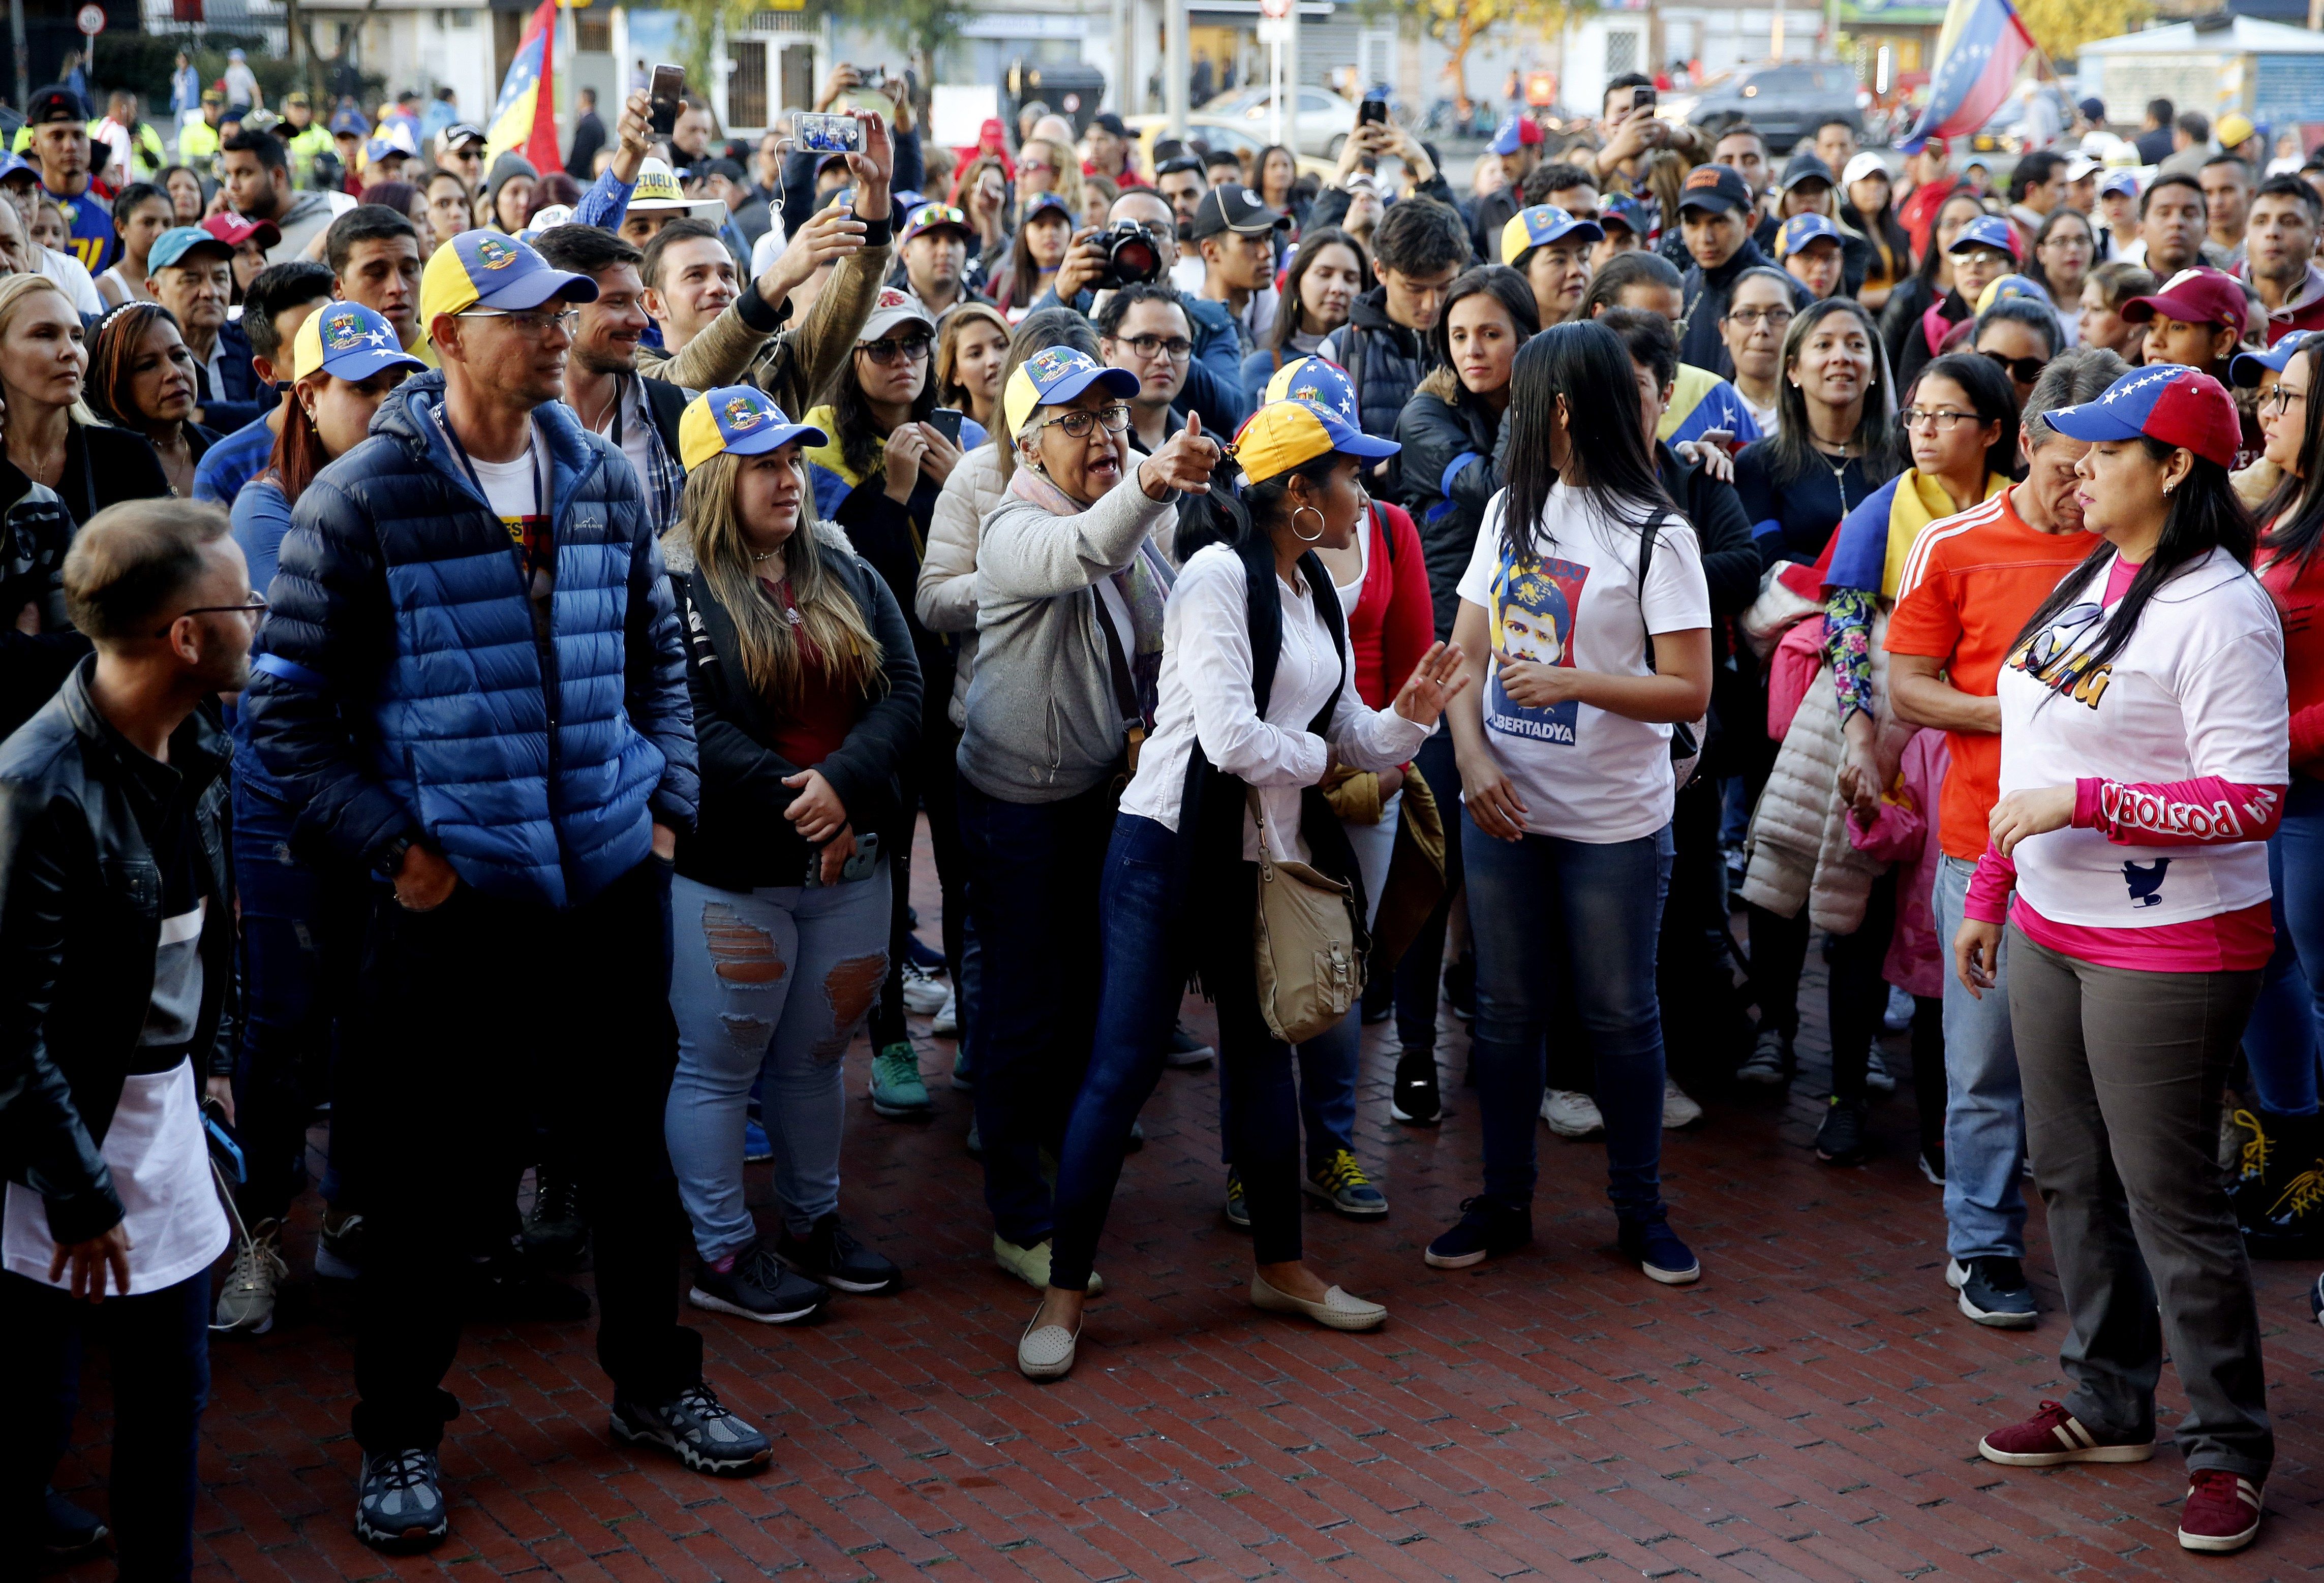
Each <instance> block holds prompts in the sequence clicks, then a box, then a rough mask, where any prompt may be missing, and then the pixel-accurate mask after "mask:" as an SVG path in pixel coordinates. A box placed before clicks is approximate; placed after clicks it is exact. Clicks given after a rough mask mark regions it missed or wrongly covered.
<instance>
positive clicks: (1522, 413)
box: [1501, 319, 1683, 557]
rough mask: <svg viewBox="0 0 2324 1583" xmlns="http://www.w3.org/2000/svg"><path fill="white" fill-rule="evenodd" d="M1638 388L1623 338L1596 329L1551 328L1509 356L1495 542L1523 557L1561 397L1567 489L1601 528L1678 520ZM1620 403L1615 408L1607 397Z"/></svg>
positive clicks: (1584, 322) (1535, 520) (1550, 478)
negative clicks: (1632, 396) (1504, 481)
mask: <svg viewBox="0 0 2324 1583" xmlns="http://www.w3.org/2000/svg"><path fill="white" fill-rule="evenodd" d="M1636 385H1637V373H1636V372H1635V371H1634V370H1633V369H1632V368H1631V366H1630V354H1629V351H1628V348H1626V347H1625V346H1624V345H1622V337H1621V336H1618V335H1616V334H1615V333H1614V332H1613V331H1611V330H1609V329H1608V328H1607V327H1605V326H1604V325H1601V324H1599V323H1597V322H1595V321H1594V320H1590V319H1579V320H1570V321H1568V322H1567V323H1564V324H1562V325H1552V326H1550V327H1549V328H1547V329H1545V330H1544V331H1542V332H1541V334H1539V335H1537V336H1534V337H1533V338H1532V339H1531V340H1529V341H1527V342H1526V344H1525V345H1524V346H1522V347H1520V348H1519V349H1518V351H1517V364H1516V366H1515V367H1514V368H1512V369H1511V370H1510V372H1509V410H1508V416H1507V419H1506V421H1507V422H1509V423H1512V424H1515V425H1516V426H1517V427H1516V428H1515V429H1514V430H1513V431H1512V432H1511V433H1510V434H1509V436H1508V491H1507V492H1505V494H1504V495H1503V497H1502V513H1501V543H1502V545H1503V547H1504V548H1506V549H1508V551H1509V552H1510V553H1512V554H1514V555H1517V556H1518V557H1531V556H1532V555H1534V554H1535V552H1536V549H1537V548H1538V547H1537V546H1536V543H1535V537H1534V536H1535V533H1536V532H1537V531H1538V530H1539V529H1540V527H1541V519H1542V513H1543V511H1545V509H1546V508H1547V506H1548V504H1549V492H1550V487H1551V485H1553V484H1554V483H1557V482H1558V478H1559V474H1558V470H1557V469H1556V468H1555V467H1554V466H1552V465H1550V460H1549V457H1550V439H1551V437H1552V436H1553V435H1554V432H1555V426H1556V422H1557V399H1558V397H1560V396H1563V397H1564V398H1565V439H1566V458H1565V473H1564V480H1565V482H1566V483H1568V484H1570V485H1571V486H1572V487H1573V488H1574V489H1575V490H1577V491H1579V492H1581V494H1582V497H1583V498H1584V499H1585V500H1587V501H1588V502H1589V506H1590V509H1591V511H1596V512H1597V513H1598V514H1599V516H1600V518H1601V519H1602V520H1605V521H1607V522H1609V523H1613V524H1616V525H1618V526H1620V527H1624V528H1628V529H1635V530H1637V531H1638V532H1642V533H1643V532H1650V531H1652V530H1653V529H1655V528H1656V527H1658V526H1659V525H1660V524H1661V523H1662V522H1663V521H1664V520H1665V519H1667V518H1669V517H1670V516H1672V515H1674V514H1678V515H1682V516H1683V513H1681V512H1679V510H1678V507H1677V505H1676V504H1674V502H1672V500H1671V498H1670V495H1669V494H1668V493H1667V492H1665V490H1664V488H1663V482H1662V478H1661V476H1660V474H1657V473H1655V463H1654V457H1653V456H1651V455H1650V454H1649V453H1648V452H1647V450H1646V437H1645V436H1644V435H1643V434H1641V433H1640V432H1639V430H1638V414H1637V406H1636V404H1635V403H1634V402H1633V401H1631V400H1628V399H1627V398H1628V393H1629V392H1630V391H1631V390H1632V389H1633V388H1634V387H1635V386H1636ZM1617 391H1619V392H1622V393H1623V395H1624V397H1625V399H1624V400H1613V399H1612V397H1613V395H1614V393H1615V392H1617Z"/></svg>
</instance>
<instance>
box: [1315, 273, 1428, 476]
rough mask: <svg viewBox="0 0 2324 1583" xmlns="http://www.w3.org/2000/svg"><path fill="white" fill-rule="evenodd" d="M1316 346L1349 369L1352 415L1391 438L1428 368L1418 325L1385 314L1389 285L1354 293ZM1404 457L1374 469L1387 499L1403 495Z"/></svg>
mask: <svg viewBox="0 0 2324 1583" xmlns="http://www.w3.org/2000/svg"><path fill="white" fill-rule="evenodd" d="M1326 347H1327V348H1329V350H1328V351H1325V350H1324V348H1326ZM1318 350H1319V351H1323V354H1324V355H1325V356H1327V357H1329V358H1330V359H1331V360H1332V361H1333V362H1334V363H1336V364H1339V365H1340V366H1341V367H1342V368H1344V369H1346V370H1347V371H1348V380H1349V382H1350V383H1351V384H1353V385H1354V386H1355V387H1356V418H1357V420H1358V422H1359V424H1360V426H1361V427H1362V428H1363V431H1364V432H1365V433H1366V434H1370V435H1378V436H1379V437H1380V438H1382V439H1394V438H1395V437H1396V423H1397V417H1398V416H1399V415H1400V414H1401V413H1402V412H1403V411H1404V408H1405V404H1406V402H1408V401H1410V400H1412V392H1413V391H1416V390H1417V389H1419V387H1420V382H1421V379H1422V377H1423V376H1424V375H1425V374H1426V373H1428V347H1427V344H1426V343H1425V342H1424V341H1423V340H1422V339H1421V337H1420V332H1419V331H1417V330H1414V329H1408V328H1406V327H1405V326H1403V325H1400V324H1398V323H1397V322H1396V321H1395V320H1394V319H1392V318H1388V288H1387V287H1385V286H1375V287H1373V288H1372V289H1371V290H1369V291H1367V292H1365V293H1364V294H1363V295H1362V296H1361V297H1359V298H1357V299H1356V302H1355V307H1354V308H1352V309H1351V310H1350V312H1349V314H1348V322H1347V323H1346V324H1343V325H1342V326H1341V327H1339V328H1338V329H1336V330H1333V332H1332V333H1331V335H1330V336H1327V337H1326V338H1325V340H1324V343H1323V347H1319V348H1318ZM1403 461H1404V458H1403V457H1401V456H1391V457H1389V458H1388V470H1387V472H1386V473H1385V474H1379V475H1378V478H1377V483H1379V488H1378V491H1377V492H1378V493H1379V494H1380V495H1382V496H1384V497H1385V498H1387V499H1388V500H1399V499H1401V498H1402V487H1403V486H1402V484H1401V483H1400V482H1399V479H1400V477H1401V474H1402V470H1403V468H1402V465H1403Z"/></svg>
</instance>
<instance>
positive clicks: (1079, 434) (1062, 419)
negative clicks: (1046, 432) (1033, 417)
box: [1033, 401, 1130, 439]
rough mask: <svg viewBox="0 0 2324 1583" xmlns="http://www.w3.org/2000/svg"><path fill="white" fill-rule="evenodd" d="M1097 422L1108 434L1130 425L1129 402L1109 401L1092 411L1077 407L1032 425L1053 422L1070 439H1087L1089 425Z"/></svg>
mask: <svg viewBox="0 0 2324 1583" xmlns="http://www.w3.org/2000/svg"><path fill="white" fill-rule="evenodd" d="M1098 423H1102V424H1103V425H1105V432H1106V433H1108V434H1120V433H1121V432H1122V431H1123V430H1125V429H1127V428H1129V427H1130V403H1129V402H1127V401H1109V402H1107V403H1106V404H1105V405H1104V406H1102V407H1101V408H1099V409H1098V410H1096V411H1094V412H1093V411H1091V410H1089V409H1088V408H1086V407H1079V408H1075V409H1074V410H1073V411H1071V412H1065V413H1061V414H1059V415H1058V416H1057V417H1055V418H1052V419H1049V420H1048V421H1047V423H1037V424H1035V425H1034V426H1033V427H1034V428H1037V429H1041V428H1049V427H1050V425H1052V424H1054V425H1056V427H1057V428H1062V429H1064V430H1065V435H1066V437H1068V438H1070V439H1087V438H1089V437H1090V426H1091V425H1093V424H1098Z"/></svg>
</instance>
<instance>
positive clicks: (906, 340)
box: [855, 336, 930, 364]
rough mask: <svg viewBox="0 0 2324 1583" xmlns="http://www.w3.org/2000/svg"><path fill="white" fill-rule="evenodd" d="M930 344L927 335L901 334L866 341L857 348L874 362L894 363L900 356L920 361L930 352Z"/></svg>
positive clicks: (904, 358) (913, 361) (908, 360)
mask: <svg viewBox="0 0 2324 1583" xmlns="http://www.w3.org/2000/svg"><path fill="white" fill-rule="evenodd" d="M929 345H930V342H929V340H928V337H927V336H897V337H896V338H895V339H893V340H890V341H866V342H864V343H863V345H861V346H858V347H857V348H855V349H856V350H857V351H858V352H861V353H862V354H863V355H864V356H866V357H869V358H870V359H871V361H872V362H874V363H881V364H886V363H893V362H895V361H896V360H897V359H898V358H902V359H903V360H904V361H905V362H907V363H918V361H919V360H920V359H921V358H923V357H926V356H927V354H928V346H929Z"/></svg>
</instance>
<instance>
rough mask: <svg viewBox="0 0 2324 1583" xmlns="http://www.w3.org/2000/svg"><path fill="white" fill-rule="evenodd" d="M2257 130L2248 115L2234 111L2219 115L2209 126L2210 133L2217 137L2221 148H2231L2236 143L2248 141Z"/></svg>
mask: <svg viewBox="0 0 2324 1583" xmlns="http://www.w3.org/2000/svg"><path fill="white" fill-rule="evenodd" d="M2258 130H2259V128H2258V127H2256V126H2254V125H2253V124H2252V123H2251V117H2250V116H2248V115H2244V114H2243V113H2242V112H2241V111H2236V112H2234V113H2232V114H2229V115H2222V116H2220V117H2219V119H2218V122H2217V123H2215V124H2213V125H2212V127H2211V135H2212V136H2213V137H2215V138H2217V139H2218V143H2219V146H2220V147H2221V148H2223V149H2232V148H2234V147H2235V146H2236V144H2237V143H2247V142H2249V141H2250V139H2251V137H2252V134H2253V133H2255V132H2257V131H2258Z"/></svg>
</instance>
